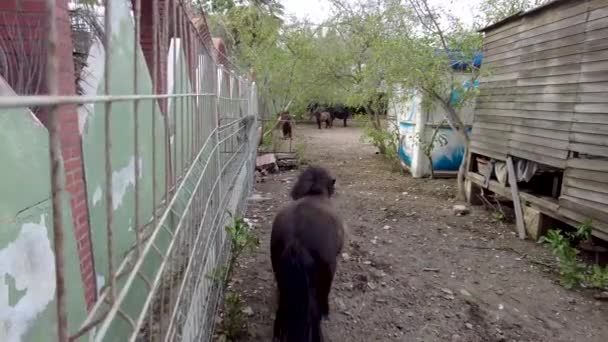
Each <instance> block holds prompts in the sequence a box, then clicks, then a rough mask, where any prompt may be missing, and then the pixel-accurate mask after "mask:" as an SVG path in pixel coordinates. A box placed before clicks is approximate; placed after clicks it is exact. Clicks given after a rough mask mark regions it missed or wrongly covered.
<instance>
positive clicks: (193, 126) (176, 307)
mask: <svg viewBox="0 0 608 342" xmlns="http://www.w3.org/2000/svg"><path fill="white" fill-rule="evenodd" d="M67 3H68V1H67V0H47V11H48V14H49V23H50V25H49V27H50V29H49V30H48V39H47V40H46V43H47V51H48V57H47V58H46V62H45V63H42V65H43V67H41V68H40V69H41V71H39V72H42V71H44V70H46V73H45V74H44V75H34V76H35V77H37V78H36V79H35V80H34V82H39V80H38V78H39V79H46V84H47V90H48V93H46V94H45V93H42V92H39V91H36V92H33V93H32V92H25V91H23V92H20V93H18V94H19V95H15V96H5V97H1V98H0V112H2V111H7V110H9V109H11V108H24V109H26V110H28V109H29V108H38V107H40V108H45V109H47V112H48V113H49V116H50V121H49V122H50V129H49V141H50V146H51V148H50V151H49V154H50V160H51V162H52V164H51V166H52V167H51V178H50V179H49V182H50V183H51V180H52V191H53V197H52V204H53V206H52V207H53V217H54V226H53V234H54V241H55V242H54V247H55V256H56V261H55V264H56V274H57V276H56V288H57V289H56V298H55V299H56V301H55V303H56V309H57V310H56V312H57V314H56V319H55V320H54V322H55V323H56V324H57V331H58V334H57V340H59V341H61V342H64V341H68V340H81V339H82V340H84V339H90V340H94V341H206V340H210V339H211V337H212V333H213V331H212V329H213V322H214V315H215V312H216V310H217V307H218V305H219V301H220V298H221V293H222V289H221V286H220V285H219V284H218V282H217V281H214V280H213V277H212V275H213V274H214V272H215V271H216V270H217V269H219V268H220V267H222V266H223V265H224V264H225V263H226V261H227V258H228V256H229V253H230V250H229V245H230V244H229V243H228V241H227V239H228V238H227V235H226V232H225V229H224V227H225V226H226V225H227V224H228V223H229V221H230V219H231V218H230V217H231V216H230V215H229V213H236V214H237V215H238V214H240V213H243V211H244V209H245V205H246V198H247V196H248V195H249V192H250V190H251V188H252V183H253V182H252V179H253V172H254V169H255V153H256V146H257V144H256V142H257V139H256V137H255V134H256V132H257V127H258V125H259V123H258V118H257V115H258V107H259V106H258V101H257V97H258V95H257V91H256V86H255V83H253V82H251V81H250V80H247V79H246V78H245V77H243V76H242V75H239V74H238V71H236V70H235V68H234V66H232V65H220V64H218V62H217V61H218V56H220V52H218V51H216V50H215V49H214V47H213V43H212V41H211V37H210V34H209V32H208V31H203V32H200V31H198V30H196V29H195V27H194V26H193V25H192V22H191V19H190V17H191V16H192V14H191V12H190V9H189V8H188V7H187V5H186V4H185V3H183V2H182V1H178V0H173V1H171V0H146V1H142V0H134V1H131V0H104V1H98V4H94V3H95V2H87V4H86V5H83V4H81V3H77V2H70V13H78V14H79V15H80V16H81V17H80V19H78V20H76V21H73V22H72V25H71V27H72V30H73V31H78V32H79V34H78V35H74V36H73V37H62V36H59V34H58V31H57V29H56V28H57V23H58V22H60V21H59V19H58V17H59V15H58V14H57V13H56V12H57V11H61V10H62V8H65V5H66V4H67ZM83 13H84V14H83ZM85 17H86V20H84V19H82V18H85ZM150 18H151V19H150ZM144 22H145V23H150V22H151V23H152V25H147V26H145V27H144V25H143V23H144ZM201 27H202V28H203V29H206V25H202V26H201ZM149 29H151V30H152V32H151V33H150V32H149V31H147V30H149ZM74 37H76V38H74ZM143 37H148V39H149V40H151V41H148V40H146V42H144V38H143ZM62 39H74V40H76V39H78V40H79V42H78V43H76V42H74V45H75V46H76V50H77V52H78V64H77V65H76V60H75V65H76V67H75V70H76V73H77V75H76V78H77V80H76V82H77V83H78V82H80V85H81V86H82V89H79V90H78V94H65V93H61V95H59V92H58V91H57V89H58V84H59V80H58V63H57V62H58V61H57V58H58V57H57V56H58V53H57V49H58V46H59V45H58V44H59V43H60V42H61V41H62ZM83 40H84V41H83ZM87 40H88V41H87ZM144 43H146V44H151V47H152V48H151V49H150V50H149V52H150V53H149V54H148V55H146V49H145V46H144V45H145V44H144ZM0 46H1V44H0ZM3 51H5V49H4V50H3ZM158 51H161V52H158ZM3 55H4V54H0V56H3ZM126 55H128V56H130V60H123V59H122V58H123V57H125V56H126ZM148 56H151V57H150V58H148ZM75 58H76V56H75ZM222 60H226V58H222ZM83 61H86V63H84V62H83ZM163 61H164V63H163ZM0 65H2V68H4V69H6V68H9V67H10V65H9V66H7V65H5V64H0ZM125 68H130V69H125ZM4 69H3V74H2V76H4V77H6V75H10V76H11V77H13V78H14V77H17V78H18V79H19V84H22V83H23V81H21V79H22V78H23V77H22V76H23V75H17V76H15V73H14V71H11V72H8V71H4ZM32 70H35V68H28V70H27V72H28V73H31V72H32ZM100 70H101V71H100ZM124 70H129V71H130V72H129V73H124V72H123V71H124ZM95 74H97V75H98V76H97V77H98V79H95ZM26 76H27V75H26ZM26 81H27V80H26ZM125 81H128V82H125ZM86 82H92V83H94V84H93V85H91V84H85V83H86ZM126 84H128V85H126ZM76 86H77V87H76V88H78V86H79V84H77V85H76ZM65 105H70V106H77V107H78V110H79V120H83V122H79V124H80V123H82V124H83V127H85V129H84V133H83V132H81V137H80V139H81V144H82V150H83V152H82V153H83V155H84V157H83V163H84V171H85V177H83V178H84V179H86V182H87V184H86V188H87V190H89V191H87V194H86V196H87V201H88V203H89V206H91V209H90V212H89V217H88V220H89V222H90V230H91V235H92V253H93V256H94V259H95V273H96V274H98V275H99V274H101V275H105V278H104V277H101V278H104V279H106V280H105V281H103V282H102V281H100V280H98V281H97V282H98V284H97V285H98V294H97V300H96V301H95V303H94V304H93V305H92V308H91V309H90V310H89V312H88V316H87V317H86V318H85V317H75V312H74V311H73V310H72V309H71V307H70V305H67V304H66V300H65V291H66V286H65V284H64V281H65V277H64V276H65V275H66V274H68V273H69V272H79V271H80V270H79V269H72V268H68V267H66V266H65V265H63V263H62V260H63V256H64V254H65V251H63V242H64V240H65V239H68V237H67V236H64V234H63V231H64V230H65V229H67V228H68V227H69V226H70V225H69V224H67V223H66V222H62V220H61V218H62V217H65V215H64V214H65V213H66V212H68V211H69V210H70V208H69V205H70V204H69V201H68V202H64V201H62V200H61V195H62V194H63V193H65V191H66V189H65V174H64V173H65V168H64V167H63V168H62V167H61V164H65V161H64V160H62V157H61V146H60V139H59V138H60V129H59V125H61V121H60V111H59V110H57V108H60V107H61V106H65ZM87 120H88V121H87ZM125 160H128V161H129V163H128V165H129V166H130V167H126V168H121V165H123V164H124V162H125ZM97 168H99V170H97ZM94 181H98V183H96V184H92V183H93V182H94ZM97 188H98V189H99V191H100V193H102V195H99V196H97V190H96V189H97ZM117 189H118V190H117ZM120 189H122V190H120ZM90 190H95V191H90ZM100 198H103V200H101V199H100ZM66 203H67V204H66ZM65 257H66V258H78V257H79V256H77V255H65ZM98 278H99V276H98ZM101 278H100V279H101ZM104 283H105V284H104ZM72 322H77V324H72Z"/></svg>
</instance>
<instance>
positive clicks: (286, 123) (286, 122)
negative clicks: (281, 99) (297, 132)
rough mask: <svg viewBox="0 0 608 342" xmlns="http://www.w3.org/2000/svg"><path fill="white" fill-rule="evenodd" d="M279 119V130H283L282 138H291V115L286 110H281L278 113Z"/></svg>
mask: <svg viewBox="0 0 608 342" xmlns="http://www.w3.org/2000/svg"><path fill="white" fill-rule="evenodd" d="M279 120H280V122H281V131H282V132H283V139H291V137H292V131H293V127H292V126H293V125H292V120H293V119H292V118H291V115H290V114H289V112H287V111H285V112H281V114H279Z"/></svg>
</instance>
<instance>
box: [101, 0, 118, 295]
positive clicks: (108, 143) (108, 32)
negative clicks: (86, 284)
mask: <svg viewBox="0 0 608 342" xmlns="http://www.w3.org/2000/svg"><path fill="white" fill-rule="evenodd" d="M104 4H105V13H104V29H105V40H106V42H105V44H104V46H105V49H106V51H105V54H104V72H103V73H104V75H103V78H104V93H105V95H110V81H111V78H110V75H111V70H112V69H111V65H112V63H111V55H112V48H111V46H112V0H105V1H104ZM111 115H112V102H106V105H105V120H104V122H105V150H104V156H105V164H106V165H105V177H106V189H105V192H106V235H107V240H108V241H107V243H108V278H109V280H110V281H109V286H110V291H109V297H108V300H109V301H110V302H113V301H114V300H115V298H116V278H115V277H114V232H113V229H114V227H113V212H112V207H113V198H112V154H111V150H112V140H111V139H112V134H111V128H110V125H111V123H112V121H111Z"/></svg>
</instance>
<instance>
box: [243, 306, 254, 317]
mask: <svg viewBox="0 0 608 342" xmlns="http://www.w3.org/2000/svg"><path fill="white" fill-rule="evenodd" d="M241 312H242V313H244V314H245V315H247V316H249V317H251V316H253V309H252V308H251V306H248V307H246V308H244V309H243V310H241Z"/></svg>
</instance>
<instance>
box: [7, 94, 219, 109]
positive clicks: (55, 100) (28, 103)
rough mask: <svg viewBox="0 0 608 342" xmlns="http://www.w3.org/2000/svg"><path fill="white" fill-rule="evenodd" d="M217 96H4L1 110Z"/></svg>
mask: <svg viewBox="0 0 608 342" xmlns="http://www.w3.org/2000/svg"><path fill="white" fill-rule="evenodd" d="M197 95H198V96H215V93H208V94H196V93H182V94H171V95H169V94H159V95H107V96H104V95H90V96H69V95H61V96H59V95H58V96H53V97H50V96H39V95H24V96H3V97H0V109H7V108H23V107H48V106H61V105H70V104H91V103H107V102H128V101H135V100H160V99H174V98H181V97H192V96H197Z"/></svg>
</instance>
